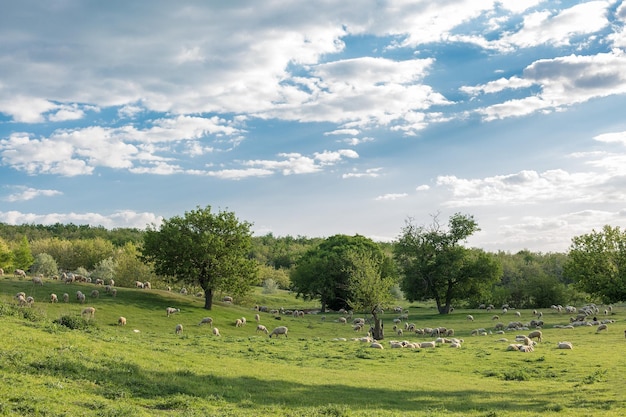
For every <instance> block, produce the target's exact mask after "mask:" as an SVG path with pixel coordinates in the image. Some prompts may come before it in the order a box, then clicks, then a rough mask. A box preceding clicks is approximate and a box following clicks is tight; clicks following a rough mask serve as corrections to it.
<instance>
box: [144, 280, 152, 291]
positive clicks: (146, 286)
mask: <svg viewBox="0 0 626 417" xmlns="http://www.w3.org/2000/svg"><path fill="white" fill-rule="evenodd" d="M143 289H144V290H151V289H152V284H150V282H148V281H146V282H144V283H143Z"/></svg>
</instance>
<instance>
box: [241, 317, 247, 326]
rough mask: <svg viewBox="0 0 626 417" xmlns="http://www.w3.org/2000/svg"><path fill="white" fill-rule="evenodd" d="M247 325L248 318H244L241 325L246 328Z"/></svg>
mask: <svg viewBox="0 0 626 417" xmlns="http://www.w3.org/2000/svg"><path fill="white" fill-rule="evenodd" d="M246 323H247V321H246V318H245V317H242V318H241V325H242V326H245V325H246Z"/></svg>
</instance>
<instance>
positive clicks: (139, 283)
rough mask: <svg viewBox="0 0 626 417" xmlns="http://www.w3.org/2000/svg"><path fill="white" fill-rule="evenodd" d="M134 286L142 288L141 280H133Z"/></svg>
mask: <svg viewBox="0 0 626 417" xmlns="http://www.w3.org/2000/svg"><path fill="white" fill-rule="evenodd" d="M135 287H137V288H141V289H143V282H141V281H135Z"/></svg>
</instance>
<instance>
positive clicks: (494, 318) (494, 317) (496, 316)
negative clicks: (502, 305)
mask: <svg viewBox="0 0 626 417" xmlns="http://www.w3.org/2000/svg"><path fill="white" fill-rule="evenodd" d="M491 320H500V316H498V315H497V314H496V315H495V316H493V317H492V318H491Z"/></svg>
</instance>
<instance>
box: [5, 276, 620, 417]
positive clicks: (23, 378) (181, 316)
mask: <svg viewBox="0 0 626 417" xmlns="http://www.w3.org/2000/svg"><path fill="white" fill-rule="evenodd" d="M94 288H96V287H95V286H94V285H92V284H70V285H65V284H62V283H58V282H54V281H52V282H51V281H46V283H45V284H44V286H43V287H41V286H34V285H33V284H32V282H30V281H26V280H24V281H19V280H14V279H13V278H10V279H8V278H5V279H0V338H1V339H0V340H1V342H0V379H1V383H0V415H2V416H259V415H263V416H408V415H415V416H492V417H495V416H537V415H542V416H557V415H558V416H600V415H601V416H624V415H626V382H625V381H626V379H625V373H626V338H625V337H624V330H625V329H626V322H625V321H624V319H625V318H626V308H625V307H624V306H615V308H614V309H613V312H612V313H611V314H610V315H609V316H605V315H604V311H601V312H600V313H599V314H598V318H599V319H604V318H610V319H613V320H615V321H616V322H615V323H613V324H609V328H608V331H606V332H602V333H596V327H577V328H575V329H569V330H568V329H559V328H554V327H553V326H554V325H557V324H568V323H569V315H567V314H565V313H558V312H555V311H552V310H550V309H544V310H543V313H544V316H543V320H544V322H545V325H544V328H543V334H544V340H543V341H542V342H541V343H539V344H538V345H537V347H536V349H535V351H534V352H531V353H520V352H509V351H506V347H507V346H508V343H507V342H498V341H497V340H498V339H500V338H502V337H506V338H507V339H508V340H509V342H514V339H515V336H516V335H517V334H524V333H528V332H527V331H526V332H524V331H517V332H507V334H506V335H504V336H502V335H498V334H495V332H494V334H488V335H486V336H470V334H471V332H472V330H474V329H477V328H485V329H487V330H488V331H489V330H493V328H494V325H495V323H496V321H494V320H492V316H493V315H494V313H489V312H486V311H484V310H476V309H472V310H459V309H457V310H455V311H454V312H453V313H452V314H450V315H447V316H441V315H439V314H436V313H435V309H434V306H430V305H427V304H411V305H409V304H408V303H401V305H402V306H403V307H404V308H408V310H409V320H408V321H409V322H412V323H415V324H416V325H417V327H437V326H444V327H447V328H452V329H454V330H455V337H457V338H462V339H464V343H463V345H462V348H460V349H451V348H449V346H448V345H445V344H442V345H439V346H438V347H436V348H434V349H391V348H389V341H390V340H409V341H427V340H433V338H431V337H430V336H418V335H416V334H414V333H411V334H408V333H405V334H404V335H403V336H397V335H394V333H393V331H392V326H393V319H394V318H396V317H397V315H396V314H394V313H392V312H390V311H387V312H385V314H384V326H385V335H386V338H385V340H383V341H382V343H383V345H384V347H385V348H384V349H382V350H380V349H372V348H370V347H369V344H368V343H363V342H358V341H351V340H350V339H351V338H356V337H361V336H364V334H363V333H359V332H355V331H354V330H353V329H352V327H351V326H350V325H345V324H340V323H338V322H336V321H335V320H336V319H337V318H339V315H338V314H325V315H324V316H325V319H324V320H323V319H322V315H321V314H307V315H305V316H304V317H300V318H295V317H291V316H281V320H276V319H275V318H274V316H273V315H270V314H268V313H260V315H261V323H262V324H264V325H265V326H267V328H268V329H270V331H271V330H272V329H273V328H274V327H276V326H280V325H284V326H287V327H288V328H289V333H288V338H284V337H282V336H281V337H279V338H271V339H270V338H269V337H268V336H267V335H265V334H263V333H257V332H256V331H255V329H256V323H255V321H254V314H255V313H256V312H255V311H254V309H253V307H254V305H257V304H258V305H265V306H268V307H270V308H280V307H284V308H285V309H311V308H316V307H317V305H316V304H315V303H313V302H305V301H303V300H299V299H296V298H295V297H293V296H292V295H291V294H289V293H287V292H278V293H276V294H271V295H266V294H263V293H262V290H261V289H260V288H259V289H257V290H256V291H255V292H254V293H252V294H251V295H249V296H248V297H247V298H246V299H244V300H235V301H236V302H235V304H226V303H222V302H219V301H216V302H215V303H214V307H213V310H211V311H207V310H204V309H203V308H202V306H203V300H202V299H201V298H197V297H194V296H190V295H189V296H183V295H180V294H178V293H174V292H171V293H170V292H167V291H163V290H157V289H153V290H140V289H130V288H118V293H117V296H116V297H115V298H114V297H112V296H111V295H108V294H105V293H104V290H103V288H102V287H99V288H98V289H99V290H100V297H99V298H91V297H89V295H90V293H91V290H93V289H94ZM77 290H80V291H82V292H84V293H85V294H86V295H87V301H86V303H85V304H84V305H81V304H79V303H78V302H77V301H76V296H75V294H76V291H77ZM20 291H23V292H25V293H26V294H27V295H30V296H33V297H34V298H35V303H34V305H33V306H32V307H18V306H17V302H16V300H15V294H16V293H17V292H20ZM50 293H56V294H57V295H58V296H59V299H61V295H62V294H63V293H68V294H70V297H71V298H70V302H69V303H63V302H62V301H60V302H59V303H56V304H52V303H50V302H49V301H48V300H49V295H50ZM217 298H219V297H217ZM86 306H93V307H95V308H96V313H95V317H94V318H93V319H90V320H86V319H85V320H84V319H82V318H81V311H82V309H83V308H84V307H86ZM167 307H176V308H180V312H179V313H177V314H175V315H173V316H171V317H166V313H165V309H166V308H167ZM467 314H472V315H473V316H474V318H475V320H474V321H473V322H471V321H468V320H467V319H466V316H467ZM495 314H499V315H500V316H501V320H500V321H501V322H503V323H505V324H507V323H508V322H509V321H516V320H518V319H517V318H516V317H515V316H514V314H513V312H512V311H509V312H508V313H507V314H506V315H502V314H501V313H500V312H499V311H498V312H496V313H495ZM119 316H124V317H126V318H127V325H126V326H118V325H117V320H118V317H119ZM206 316H210V317H212V318H213V320H214V324H215V326H216V327H218V328H219V330H220V333H221V336H219V337H217V336H214V335H213V334H212V332H211V328H210V326H207V325H201V326H200V325H198V323H199V322H200V321H201V319H202V318H203V317H206ZM240 317H246V319H247V324H246V325H245V326H243V327H235V325H234V323H235V320H236V319H237V318H240ZM355 317H364V314H355ZM532 318H533V316H532V312H531V311H526V310H522V311H521V319H520V320H521V321H524V322H528V321H530V320H531V319H532ZM61 323H65V324H61ZM68 323H69V324H70V327H75V328H74V329H70V328H69V327H68ZM179 323H180V324H182V325H183V327H184V329H183V333H182V334H181V335H177V334H175V332H174V329H175V326H176V325H177V324H179ZM336 338H346V339H347V341H337V340H334V339H336ZM559 341H570V342H572V343H573V345H574V349H573V350H559V349H557V348H556V344H557V342H559Z"/></svg>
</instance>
